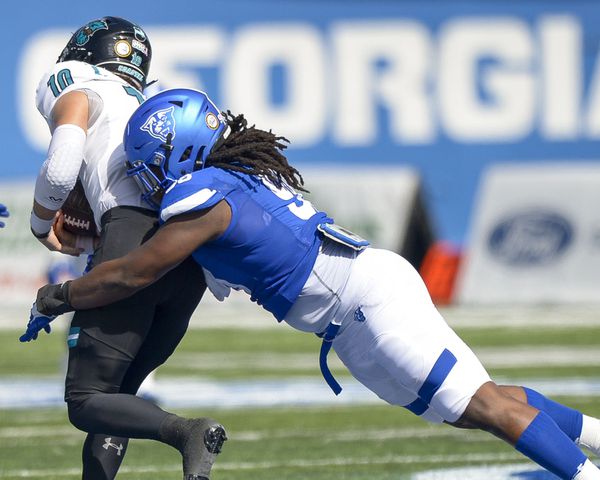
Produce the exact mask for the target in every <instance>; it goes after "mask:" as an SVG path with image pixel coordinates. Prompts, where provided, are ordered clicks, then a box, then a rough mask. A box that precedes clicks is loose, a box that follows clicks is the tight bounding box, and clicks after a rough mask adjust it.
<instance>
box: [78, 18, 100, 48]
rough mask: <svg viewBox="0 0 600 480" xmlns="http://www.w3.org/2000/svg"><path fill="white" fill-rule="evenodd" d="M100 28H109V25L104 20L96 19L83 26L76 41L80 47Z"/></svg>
mask: <svg viewBox="0 0 600 480" xmlns="http://www.w3.org/2000/svg"><path fill="white" fill-rule="evenodd" d="M98 30H108V25H107V24H106V22H105V21H104V20H94V21H92V22H90V23H88V24H87V25H86V26H84V27H81V28H80V29H79V31H78V32H77V34H76V37H75V43H76V44H77V45H78V46H80V47H81V46H82V45H85V44H86V43H87V42H88V41H89V40H90V37H91V36H92V35H93V34H94V33H96V32H97V31H98Z"/></svg>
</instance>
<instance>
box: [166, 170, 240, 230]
mask: <svg viewBox="0 0 600 480" xmlns="http://www.w3.org/2000/svg"><path fill="white" fill-rule="evenodd" d="M215 174H217V175H218V172H215V169H214V168H207V169H205V170H199V171H197V172H194V173H192V174H191V175H184V176H183V177H181V178H180V179H179V180H178V182H177V183H176V184H175V185H174V186H173V187H172V188H171V189H170V190H168V191H167V193H166V194H165V196H164V197H163V200H162V203H161V210H160V221H161V223H164V222H166V221H167V220H169V219H170V218H171V217H175V216H177V215H181V214H183V213H187V212H196V211H200V210H205V209H207V208H210V207H212V206H213V205H216V204H217V203H219V202H220V201H221V200H223V199H224V198H225V197H226V196H227V194H228V193H229V192H230V191H231V190H232V189H233V186H232V185H231V186H229V185H227V184H224V183H223V182H220V181H219V180H218V179H217V178H216V177H217V175H215Z"/></svg>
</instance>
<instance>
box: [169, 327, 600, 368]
mask: <svg viewBox="0 0 600 480" xmlns="http://www.w3.org/2000/svg"><path fill="white" fill-rule="evenodd" d="M599 324H600V320H599ZM473 351H474V352H475V354H476V355H477V357H478V358H479V359H480V360H481V362H482V363H483V364H484V365H485V366H486V367H487V368H522V367H523V366H528V367H548V366H565V367H572V366H585V365H589V366H599V365H600V355H598V347H596V346H593V347H561V346H526V347H510V346H508V347H478V348H473ZM168 364H169V366H171V367H177V368H179V369H183V370H189V371H197V370H200V371H210V372H216V371H219V370H235V369H238V368H239V367H240V365H244V366H248V365H252V367H253V368H256V369H265V370H282V371H303V370H310V369H316V368H317V364H318V353H317V351H316V347H315V352H314V353H293V354H286V353H271V352H268V353H261V352H243V353H235V352H230V353H228V354H227V355H224V354H223V355H215V354H214V353H202V352H197V353H179V354H177V355H176V356H174V357H173V358H171V359H169V363H168ZM329 364H330V365H329V366H330V368H339V369H340V370H343V369H344V366H343V365H342V363H341V362H340V361H339V359H338V358H337V357H336V356H335V355H331V356H330V358H329Z"/></svg>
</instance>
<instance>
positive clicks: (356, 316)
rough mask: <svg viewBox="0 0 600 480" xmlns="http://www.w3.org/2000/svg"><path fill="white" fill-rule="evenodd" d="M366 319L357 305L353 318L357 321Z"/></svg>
mask: <svg viewBox="0 0 600 480" xmlns="http://www.w3.org/2000/svg"><path fill="white" fill-rule="evenodd" d="M366 319H367V318H366V317H365V314H364V313H363V311H362V310H361V307H358V308H357V309H356V310H354V320H356V321H357V322H364V321H365V320H366Z"/></svg>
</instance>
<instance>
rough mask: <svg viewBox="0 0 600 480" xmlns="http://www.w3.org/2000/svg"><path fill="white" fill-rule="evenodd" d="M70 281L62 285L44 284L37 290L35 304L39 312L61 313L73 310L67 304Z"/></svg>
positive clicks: (45, 313)
mask: <svg viewBox="0 0 600 480" xmlns="http://www.w3.org/2000/svg"><path fill="white" fill-rule="evenodd" d="M70 285H71V281H70V280H69V281H67V282H65V283H63V284H62V285H59V284H52V285H44V286H43V287H42V288H40V289H39V290H38V293H37V298H36V300H35V304H36V306H37V310H38V312H39V313H41V314H43V315H54V316H56V315H62V314H63V313H67V312H72V311H73V310H75V309H74V308H73V307H72V306H71V305H70V304H69V287H70Z"/></svg>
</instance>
